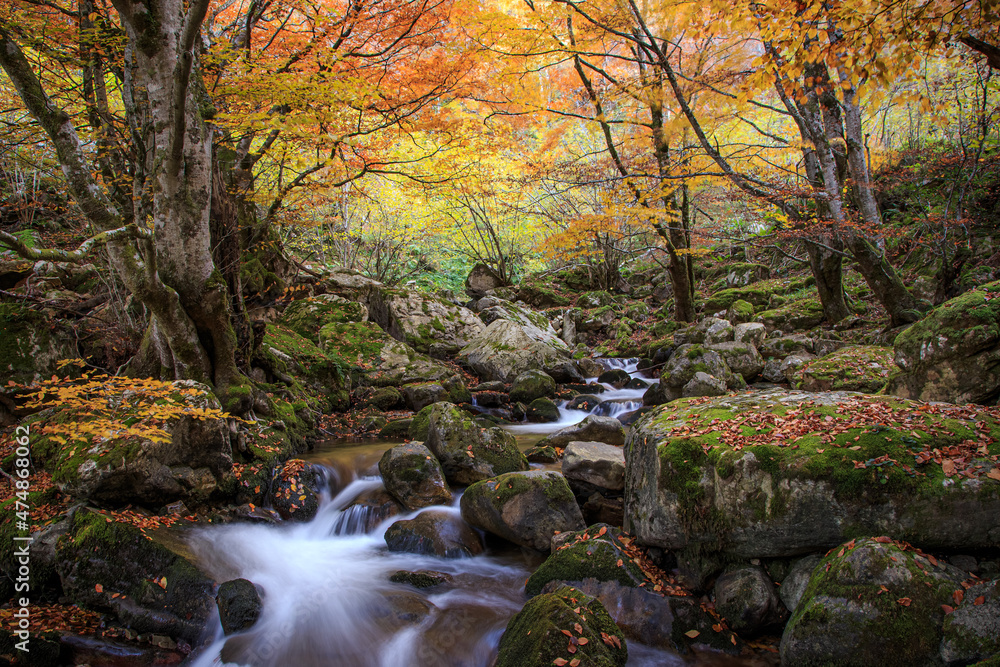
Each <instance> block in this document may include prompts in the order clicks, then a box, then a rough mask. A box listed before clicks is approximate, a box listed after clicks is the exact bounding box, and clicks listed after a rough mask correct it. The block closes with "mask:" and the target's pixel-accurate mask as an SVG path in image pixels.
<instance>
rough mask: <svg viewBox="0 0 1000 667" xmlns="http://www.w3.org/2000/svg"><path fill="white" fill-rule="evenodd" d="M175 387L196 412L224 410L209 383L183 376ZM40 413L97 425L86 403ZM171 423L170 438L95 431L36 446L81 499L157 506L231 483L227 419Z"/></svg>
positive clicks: (203, 496) (193, 499) (43, 439)
mask: <svg viewBox="0 0 1000 667" xmlns="http://www.w3.org/2000/svg"><path fill="white" fill-rule="evenodd" d="M173 386H174V388H175V390H176V393H175V394H174V395H173V397H174V398H175V401H176V402H177V403H178V404H181V405H185V406H187V407H189V408H190V409H191V410H192V411H203V410H215V411H220V410H221V407H222V406H221V405H220V404H219V400H218V399H217V398H216V397H215V395H214V394H212V393H211V391H210V390H209V388H208V387H206V386H205V385H202V384H199V383H197V382H193V381H191V380H179V381H177V382H174V383H173ZM118 400H119V401H120V408H121V410H122V411H123V412H125V411H126V410H128V409H129V408H127V407H126V406H127V405H128V397H119V398H118ZM136 409H140V410H141V409H143V408H142V406H139V407H138V408H136ZM216 414H218V412H217V413H216ZM40 419H42V420H44V421H48V422H64V423H65V422H69V421H72V422H76V423H78V424H80V426H81V430H83V431H84V432H86V430H87V429H86V425H87V424H90V423H93V424H94V425H95V429H96V428H97V422H96V418H95V417H94V416H93V414H90V413H88V411H87V410H86V409H85V408H66V409H63V410H53V411H50V412H46V413H44V414H43V415H42V416H41V417H40ZM163 429H164V430H165V431H166V432H167V435H168V438H167V439H166V440H165V441H160V440H151V439H148V438H144V437H139V436H126V437H117V438H109V439H99V440H98V439H95V436H94V435H93V434H91V435H89V436H87V437H86V440H83V441H77V442H71V443H68V444H64V443H63V442H61V441H60V439H59V438H58V437H54V436H50V435H43V434H39V435H38V436H36V437H35V439H34V442H33V445H32V452H33V454H34V456H35V460H36V462H38V463H40V464H42V465H44V466H45V469H46V470H48V471H50V472H51V473H52V481H53V482H55V483H56V485H57V486H58V487H59V488H60V490H62V491H63V492H64V493H67V494H69V495H70V496H72V497H74V498H76V499H78V500H96V501H101V502H107V503H111V504H115V505H127V504H136V505H144V506H153V507H160V506H162V505H164V504H166V503H170V502H173V501H177V500H182V501H184V502H186V503H188V504H197V503H200V502H203V501H205V500H207V499H208V498H209V497H210V496H212V495H213V494H216V493H217V492H220V491H221V489H220V487H225V486H226V485H227V483H228V481H229V479H230V478H231V476H232V474H233V458H232V446H231V444H230V432H229V426H228V424H227V423H226V420H225V419H221V418H218V417H209V418H207V419H201V418H195V417H187V416H184V417H175V418H173V419H170V420H169V421H167V422H166V423H164V425H163Z"/></svg>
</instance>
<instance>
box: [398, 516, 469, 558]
mask: <svg viewBox="0 0 1000 667" xmlns="http://www.w3.org/2000/svg"><path fill="white" fill-rule="evenodd" d="M385 543H386V545H387V546H388V547H389V551H405V552H407V553H415V554H423V555H425V556H438V557H439V558H467V557H471V556H478V555H479V554H481V553H482V552H483V542H482V539H481V538H480V537H479V533H477V532H476V531H474V530H473V529H472V528H470V527H469V525H468V524H466V523H465V522H464V521H462V519H460V518H459V517H457V516H455V514H454V513H453V512H446V511H442V510H427V511H426V512H421V513H420V514H418V515H417V516H416V517H414V518H413V519H408V520H407V519H404V520H401V521H397V522H396V523H394V524H392V525H391V526H389V528H388V530H386V531H385Z"/></svg>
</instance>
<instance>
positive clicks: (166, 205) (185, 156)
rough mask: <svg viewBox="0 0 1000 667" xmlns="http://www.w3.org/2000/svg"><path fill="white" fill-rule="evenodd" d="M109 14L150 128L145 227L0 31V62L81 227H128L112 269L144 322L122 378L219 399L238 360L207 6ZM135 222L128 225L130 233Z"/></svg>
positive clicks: (151, 5)
mask: <svg viewBox="0 0 1000 667" xmlns="http://www.w3.org/2000/svg"><path fill="white" fill-rule="evenodd" d="M113 5H114V7H115V9H116V10H117V11H118V13H119V15H120V17H121V22H122V25H123V26H124V27H125V31H126V34H127V38H128V40H127V41H128V49H127V50H126V51H127V53H129V54H131V55H132V58H133V59H134V60H133V61H132V62H127V63H126V64H125V65H126V67H129V68H131V72H132V74H133V80H132V82H131V84H132V85H131V89H132V91H133V95H134V98H133V99H132V100H130V102H136V101H139V102H141V106H142V107H143V113H144V114H148V116H147V118H148V120H149V124H148V127H149V128H150V129H149V130H148V136H146V137H145V139H146V142H145V145H146V147H147V153H146V155H145V156H142V157H140V158H139V159H140V160H143V162H144V164H143V167H144V169H145V174H146V178H145V180H144V181H143V182H142V183H141V184H138V183H137V184H136V187H137V188H141V191H140V192H137V193H136V196H135V197H134V198H133V200H134V201H135V202H137V203H136V204H135V206H137V207H138V206H139V204H138V202H142V201H149V202H151V206H150V207H149V209H146V210H148V212H149V215H148V219H142V218H138V217H137V216H136V215H135V213H136V211H134V210H130V211H123V210H120V209H119V208H118V207H116V204H115V202H114V201H112V199H111V198H109V197H108V195H107V193H106V191H105V190H104V188H103V187H102V186H101V185H100V184H99V183H98V182H97V181H95V179H94V176H93V174H94V172H95V170H94V169H93V168H92V165H91V164H90V162H89V157H88V154H87V152H86V151H85V149H84V147H83V144H82V142H81V140H80V138H79V136H78V135H77V132H76V128H75V127H74V125H73V122H72V119H71V118H70V116H69V115H68V114H67V113H66V112H65V111H64V110H63V109H61V108H59V107H57V106H56V105H55V104H54V103H53V101H52V100H51V99H50V98H49V97H48V95H47V94H46V93H45V91H44V89H43V86H42V83H41V81H40V80H39V79H38V77H37V75H36V74H35V73H34V71H33V69H32V67H31V66H30V64H29V62H28V60H27V58H26V57H25V55H24V52H23V51H22V49H21V47H20V45H18V44H17V43H16V41H15V40H14V39H13V38H12V37H11V36H10V35H9V34H8V33H6V32H4V31H3V30H2V29H0V65H2V66H3V68H4V70H5V71H6V72H7V74H8V76H9V77H10V79H11V81H12V82H13V83H14V85H15V87H16V88H17V91H18V93H19V95H20V97H21V99H22V100H23V102H24V104H25V106H26V107H27V108H28V110H29V111H30V112H31V114H32V115H33V116H34V117H35V118H36V119H37V120H38V122H39V123H40V125H41V126H42V127H43V128H44V130H45V131H46V133H47V134H48V136H49V138H50V140H51V141H52V142H53V144H54V145H55V148H56V153H57V155H58V158H59V161H60V164H61V166H62V169H63V173H64V175H65V176H66V180H67V184H68V186H69V189H70V191H71V193H72V195H73V197H74V198H75V200H76V201H77V203H78V204H79V206H80V208H81V210H82V211H83V213H84V214H85V215H86V216H87V218H88V220H89V221H90V222H91V223H92V224H93V225H94V227H96V228H97V229H98V230H99V231H100V232H102V233H105V234H106V233H107V232H111V231H113V230H118V229H123V228H130V229H132V230H133V233H131V234H124V233H121V234H120V233H115V234H112V235H111V236H110V240H109V242H108V251H109V255H110V257H111V261H112V263H113V265H114V268H115V269H116V270H117V271H118V272H119V273H120V275H121V276H122V278H123V280H124V281H125V283H126V285H127V286H128V288H129V289H130V291H131V292H132V293H133V295H134V296H135V297H136V298H137V299H139V300H140V301H141V302H142V303H143V305H144V306H145V307H146V308H147V310H148V311H149V313H150V322H149V325H148V328H147V331H146V334H145V338H144V340H143V343H142V345H141V348H140V351H139V354H138V355H137V357H136V358H135V359H134V360H133V363H132V364H131V365H130V370H131V372H133V373H136V374H141V375H146V376H154V377H161V378H170V379H193V380H198V381H200V382H204V383H206V384H209V385H211V386H213V387H214V388H215V389H216V391H217V392H218V393H219V394H220V395H221V396H222V397H223V398H224V399H225V398H227V396H228V394H229V393H230V392H229V390H230V389H231V388H235V387H236V386H238V385H241V384H242V383H243V380H244V376H243V375H242V374H241V373H240V371H239V369H238V367H237V363H236V351H237V346H238V339H237V335H236V332H235V330H234V327H233V324H232V309H231V301H230V292H229V289H228V288H227V285H226V281H225V279H224V277H223V276H222V274H221V273H220V272H219V270H218V269H217V267H216V265H215V261H214V259H213V255H212V247H211V229H210V213H211V203H212V186H213V182H212V181H213V175H212V167H213V161H212V138H213V137H212V129H211V128H210V126H209V125H208V123H207V122H206V118H205V115H206V112H208V110H209V109H210V105H209V104H208V98H207V96H206V95H204V93H203V91H202V90H201V80H200V76H199V73H198V67H197V55H196V42H197V37H198V34H199V31H200V27H201V23H202V21H203V20H204V17H205V13H206V10H207V6H208V0H195V1H194V2H191V3H185V2H184V1H183V0H141V1H138V2H133V1H131V0H114V2H113ZM125 107H126V109H131V110H133V111H134V108H135V107H134V106H133V105H131V104H125ZM133 120H137V119H133ZM139 124H140V123H138V122H137V123H136V125H139ZM119 206H120V204H119ZM133 220H134V221H135V222H136V223H137V224H134V225H129V224H128V223H130V222H132V221H133ZM149 223H151V227H152V228H151V229H150V228H149ZM236 394H238V395H241V396H243V398H240V399H239V400H236V401H235V402H232V401H228V402H227V405H226V407H227V409H229V410H232V411H237V412H244V411H245V410H246V409H248V408H249V400H250V399H249V392H236Z"/></svg>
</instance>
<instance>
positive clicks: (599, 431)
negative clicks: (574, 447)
mask: <svg viewBox="0 0 1000 667" xmlns="http://www.w3.org/2000/svg"><path fill="white" fill-rule="evenodd" d="M574 440H580V441H584V442H603V443H604V444H606V445H624V444H625V427H624V426H622V423H621V422H620V421H618V420H617V419H615V418H614V417H601V416H600V415H587V417H585V418H584V420H583V421H582V422H580V423H579V424H574V425H573V426H567V427H566V428H564V429H560V430H559V431H556V432H555V433H553V434H552V435H549V436H546V437H544V438H542V439H541V440H540V441H539V443H538V445H539V446H540V447H546V446H552V447H565V446H566V445H568V444H569V443H571V442H573V441H574Z"/></svg>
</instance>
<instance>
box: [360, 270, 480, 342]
mask: <svg viewBox="0 0 1000 667" xmlns="http://www.w3.org/2000/svg"><path fill="white" fill-rule="evenodd" d="M368 308H369V316H370V317H371V319H372V321H374V322H376V323H377V324H378V325H379V326H380V327H382V328H383V329H384V330H385V331H386V332H388V334H389V335H390V336H392V337H393V338H395V339H396V340H399V341H402V342H405V343H407V344H408V345H410V346H412V347H413V349H415V350H417V351H418V352H422V353H425V354H426V353H428V352H431V348H432V346H435V347H434V349H435V351H436V352H437V353H445V352H447V353H454V352H457V351H458V350H459V349H461V348H462V347H463V346H464V345H466V344H468V343H469V341H471V340H472V339H473V338H475V337H476V336H478V335H479V334H480V333H482V331H483V330H484V328H485V327H484V325H483V322H482V320H480V319H479V318H478V317H476V314H475V313H473V312H472V311H471V310H469V309H467V308H463V307H462V306H458V305H455V304H453V303H449V302H448V301H445V300H443V299H438V298H437V297H434V296H431V295H429V294H425V293H423V292H416V291H407V290H400V289H390V288H385V287H383V288H379V289H373V290H372V291H371V292H370V294H369V296H368Z"/></svg>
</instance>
